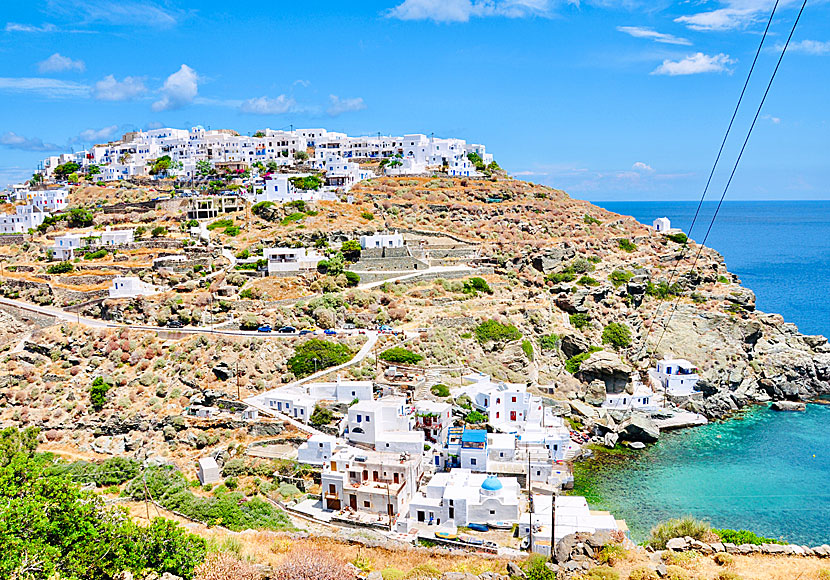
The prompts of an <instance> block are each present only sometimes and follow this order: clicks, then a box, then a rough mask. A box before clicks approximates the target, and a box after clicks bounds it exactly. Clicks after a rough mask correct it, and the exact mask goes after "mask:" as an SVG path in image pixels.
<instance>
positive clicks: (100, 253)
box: [84, 248, 107, 260]
mask: <svg viewBox="0 0 830 580" xmlns="http://www.w3.org/2000/svg"><path fill="white" fill-rule="evenodd" d="M106 255H107V251H106V250H105V249H104V248H101V249H100V250H96V251H95V252H87V253H86V254H84V260H97V259H98V258H103V257H104V256H106Z"/></svg>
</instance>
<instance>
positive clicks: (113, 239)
mask: <svg viewBox="0 0 830 580" xmlns="http://www.w3.org/2000/svg"><path fill="white" fill-rule="evenodd" d="M134 236H135V230H134V229H133V228H129V229H123V230H114V229H112V228H111V227H110V226H107V227H106V228H104V232H103V233H102V234H101V245H102V246H123V245H126V244H132V243H133V240H134Z"/></svg>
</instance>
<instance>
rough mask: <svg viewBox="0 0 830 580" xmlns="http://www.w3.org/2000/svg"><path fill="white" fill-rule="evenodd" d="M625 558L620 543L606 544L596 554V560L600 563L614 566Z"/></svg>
mask: <svg viewBox="0 0 830 580" xmlns="http://www.w3.org/2000/svg"><path fill="white" fill-rule="evenodd" d="M624 558H625V549H624V548H623V547H622V546H621V545H620V544H606V545H605V546H603V547H602V549H601V550H600V551H599V554H597V561H598V562H599V563H601V564H608V565H609V566H614V565H616V564H617V563H618V562H620V561H621V560H623V559H624Z"/></svg>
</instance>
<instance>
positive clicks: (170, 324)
mask: <svg viewBox="0 0 830 580" xmlns="http://www.w3.org/2000/svg"><path fill="white" fill-rule="evenodd" d="M182 327H184V324H182V321H181V320H168V321H167V328H182Z"/></svg>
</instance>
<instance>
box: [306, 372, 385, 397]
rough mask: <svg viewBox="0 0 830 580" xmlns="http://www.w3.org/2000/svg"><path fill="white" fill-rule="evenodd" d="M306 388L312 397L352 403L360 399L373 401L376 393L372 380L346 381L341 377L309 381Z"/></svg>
mask: <svg viewBox="0 0 830 580" xmlns="http://www.w3.org/2000/svg"><path fill="white" fill-rule="evenodd" d="M306 390H307V391H308V394H309V396H310V397H313V398H314V399H316V400H318V401H321V400H330V401H337V402H338V403H351V402H352V401H354V400H355V399H357V400H358V401H371V400H372V399H373V398H374V397H373V393H374V384H373V383H372V381H344V380H342V379H341V378H340V377H337V380H336V381H334V382H327V383H309V384H308V385H306Z"/></svg>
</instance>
